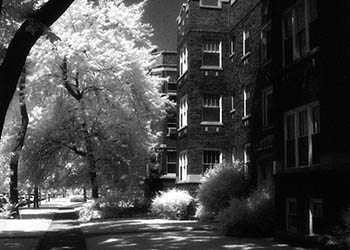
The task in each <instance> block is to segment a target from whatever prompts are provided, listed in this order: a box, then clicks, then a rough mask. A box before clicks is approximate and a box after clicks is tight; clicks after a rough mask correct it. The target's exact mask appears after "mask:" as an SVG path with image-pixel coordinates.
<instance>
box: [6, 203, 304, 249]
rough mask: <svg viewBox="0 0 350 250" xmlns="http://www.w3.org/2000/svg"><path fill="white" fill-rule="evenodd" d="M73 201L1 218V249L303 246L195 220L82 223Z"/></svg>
mask: <svg viewBox="0 0 350 250" xmlns="http://www.w3.org/2000/svg"><path fill="white" fill-rule="evenodd" d="M72 205H74V204H72V203H63V202H62V203H56V204H54V203H50V204H44V206H43V207H42V208H41V209H36V210H34V209H23V210H22V211H21V214H22V216H23V219H22V220H0V250H66V249H71V250H110V249H121V250H128V249H130V250H134V249H140V250H141V249H142V250H162V249H178V250H180V249H181V250H196V249H198V250H199V249H201V250H202V249H205V250H214V249H215V250H216V249H222V250H224V249H225V250H227V249H233V250H248V249H249V250H253V249H259V250H305V249H303V248H297V247H291V246H288V245H286V244H280V243H277V242H276V241H275V240H273V239H268V238H265V239H255V238H234V237H223V236H221V235H219V234H218V233H217V232H216V231H215V230H213V228H212V227H211V226H210V225H206V224H202V223H199V222H197V221H169V220H160V219H158V220H157V219H132V220H121V219H114V220H104V221H96V222H90V223H82V224H80V225H79V223H78V221H77V220H76V214H75V212H74V209H73V206H72Z"/></svg>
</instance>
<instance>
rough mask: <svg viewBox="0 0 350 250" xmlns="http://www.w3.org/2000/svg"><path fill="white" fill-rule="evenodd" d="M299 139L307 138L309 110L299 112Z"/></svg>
mask: <svg viewBox="0 0 350 250" xmlns="http://www.w3.org/2000/svg"><path fill="white" fill-rule="evenodd" d="M298 118H299V137H303V136H307V134H308V128H307V110H303V111H300V112H299V117H298Z"/></svg>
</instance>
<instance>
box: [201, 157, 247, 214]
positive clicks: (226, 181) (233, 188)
mask: <svg viewBox="0 0 350 250" xmlns="http://www.w3.org/2000/svg"><path fill="white" fill-rule="evenodd" d="M246 193H247V181H246V178H245V176H244V173H243V171H242V165H241V164H239V163H235V164H234V165H232V164H227V163H225V162H224V163H222V164H218V165H216V166H214V167H213V168H210V169H209V170H207V172H206V173H205V174H204V177H203V179H202V183H201V184H200V186H199V191H198V202H199V206H198V208H197V213H196V216H197V217H198V218H200V219H205V218H213V216H215V215H217V214H218V213H219V212H220V211H221V210H222V209H225V208H227V207H228V206H229V201H230V200H231V199H232V198H234V197H237V198H241V197H243V196H244V195H245V194H246Z"/></svg>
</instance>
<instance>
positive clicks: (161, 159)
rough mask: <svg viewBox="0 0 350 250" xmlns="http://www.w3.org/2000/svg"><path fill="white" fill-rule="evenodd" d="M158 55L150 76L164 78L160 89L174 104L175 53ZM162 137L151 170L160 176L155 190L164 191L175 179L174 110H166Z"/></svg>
mask: <svg viewBox="0 0 350 250" xmlns="http://www.w3.org/2000/svg"><path fill="white" fill-rule="evenodd" d="M156 54H157V55H158V57H157V60H156V62H155V65H154V66H153V67H152V68H151V71H150V74H151V75H154V76H159V77H162V78H164V79H165V80H164V81H163V84H162V86H161V89H160V90H159V91H160V92H161V93H162V94H163V95H167V96H168V98H169V99H170V100H172V101H173V102H174V103H176V95H177V93H176V92H177V85H176V80H177V76H178V72H177V61H178V59H177V53H176V52H172V51H161V52H156ZM158 126H160V128H161V132H162V136H161V138H160V141H159V144H158V145H157V147H156V149H155V151H156V155H155V157H154V159H153V166H152V167H153V168H154V170H155V171H156V172H157V174H159V175H160V179H159V181H158V183H157V187H156V189H163V190H166V189H168V188H171V187H174V186H175V178H176V161H177V158H176V136H177V135H176V127H177V116H176V109H175V108H170V109H169V110H167V116H166V117H165V118H164V119H163V121H162V122H161V124H158Z"/></svg>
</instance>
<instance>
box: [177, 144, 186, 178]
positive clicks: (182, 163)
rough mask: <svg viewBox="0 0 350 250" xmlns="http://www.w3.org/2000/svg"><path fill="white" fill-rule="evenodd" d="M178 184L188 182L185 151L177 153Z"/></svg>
mask: <svg viewBox="0 0 350 250" xmlns="http://www.w3.org/2000/svg"><path fill="white" fill-rule="evenodd" d="M178 160H179V168H178V171H179V176H178V181H179V182H186V181H187V180H188V153H187V150H183V151H181V152H180V153H179V158H178Z"/></svg>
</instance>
